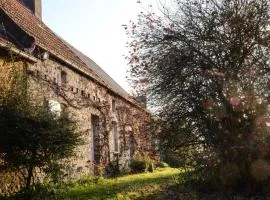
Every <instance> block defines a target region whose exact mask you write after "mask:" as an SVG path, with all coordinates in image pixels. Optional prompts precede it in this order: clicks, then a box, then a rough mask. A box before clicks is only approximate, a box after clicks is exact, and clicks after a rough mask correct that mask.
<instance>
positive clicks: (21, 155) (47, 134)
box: [0, 66, 81, 189]
mask: <svg viewBox="0 0 270 200" xmlns="http://www.w3.org/2000/svg"><path fill="white" fill-rule="evenodd" d="M1 67H4V66H1ZM13 67H14V68H15V66H13ZM9 76H10V87H9V89H8V90H6V91H4V92H3V93H1V96H0V130H1V133H0V160H2V161H3V163H2V165H3V167H5V168H9V169H14V170H16V169H23V170H25V171H26V172H27V173H26V176H25V187H26V188H27V189H29V188H30V187H31V185H32V184H33V182H34V176H35V171H36V170H37V169H39V170H41V172H43V173H50V171H49V170H46V169H47V168H48V167H49V166H51V164H52V163H56V162H60V161H61V160H62V159H66V158H69V157H71V156H73V155H74V151H75V148H76V147H77V146H78V145H79V144H81V139H80V134H79V133H77V132H76V131H75V130H76V123H75V122H74V121H73V120H72V119H71V118H70V117H69V115H68V113H63V114H61V116H58V115H56V114H55V113H52V112H51V111H50V109H49V107H48V105H47V103H46V101H45V102H43V103H42V102H38V103H37V102H35V99H32V98H33V97H30V96H31V91H28V89H27V78H26V76H25V70H24V69H22V70H17V71H15V70H13V71H11V73H10V74H9Z"/></svg>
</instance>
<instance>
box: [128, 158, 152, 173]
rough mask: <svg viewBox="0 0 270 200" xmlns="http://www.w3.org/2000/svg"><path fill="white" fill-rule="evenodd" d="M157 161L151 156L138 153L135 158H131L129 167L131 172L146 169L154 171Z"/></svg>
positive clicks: (144, 170) (139, 171)
mask: <svg viewBox="0 0 270 200" xmlns="http://www.w3.org/2000/svg"><path fill="white" fill-rule="evenodd" d="M155 163H156V161H155V160H153V159H151V158H150V157H149V156H145V155H144V156H142V155H137V156H136V157H135V158H134V159H133V160H131V162H130V165H129V167H130V170H131V173H141V172H146V171H149V172H153V171H154V164H155Z"/></svg>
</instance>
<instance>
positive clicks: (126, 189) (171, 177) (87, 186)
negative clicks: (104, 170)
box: [5, 168, 180, 200]
mask: <svg viewBox="0 0 270 200" xmlns="http://www.w3.org/2000/svg"><path fill="white" fill-rule="evenodd" d="M179 173H180V171H179V170H178V169H172V168H163V169H157V170H156V171H155V172H154V173H143V174H136V175H127V176H123V177H119V178H115V179H103V178H99V179H95V178H91V177H89V178H84V179H81V180H79V181H77V182H74V183H69V184H65V185H63V184H62V185H58V186H57V185H47V186H46V185H44V186H39V187H36V189H35V191H34V192H32V193H31V194H34V196H32V198H33V199H38V200H45V199H46V200H47V199H50V200H56V199H63V200H65V199H72V200H73V199H74V200H75V199H81V200H83V199H85V200H86V199H92V200H95V199H96V200H99V199H119V200H121V199H123V200H128V199H163V197H164V196H163V195H164V193H165V191H166V188H167V187H168V186H173V185H175V184H176V181H175V177H176V176H177V175H178V174H179ZM23 195H24V196H22V195H20V194H18V195H16V196H13V197H10V198H6V199H5V200H8V199H16V198H18V199H20V198H21V197H25V194H23Z"/></svg>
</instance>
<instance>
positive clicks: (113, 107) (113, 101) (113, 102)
mask: <svg viewBox="0 0 270 200" xmlns="http://www.w3.org/2000/svg"><path fill="white" fill-rule="evenodd" d="M112 111H113V112H115V100H112Z"/></svg>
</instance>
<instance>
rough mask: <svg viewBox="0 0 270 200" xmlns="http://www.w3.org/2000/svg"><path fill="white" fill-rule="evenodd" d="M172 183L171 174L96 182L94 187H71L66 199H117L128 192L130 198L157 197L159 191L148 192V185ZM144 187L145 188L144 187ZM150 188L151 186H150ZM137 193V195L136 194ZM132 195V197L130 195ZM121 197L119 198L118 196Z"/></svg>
mask: <svg viewBox="0 0 270 200" xmlns="http://www.w3.org/2000/svg"><path fill="white" fill-rule="evenodd" d="M169 183H171V184H172V175H163V176H161V177H145V178H141V179H137V180H127V181H121V182H118V181H117V179H116V180H115V181H114V182H110V183H107V184H97V185H96V186H95V187H92V188H87V187H81V188H76V189H72V190H71V191H69V192H68V193H67V196H66V198H67V199H82V200H83V199H115V198H116V199H117V196H118V195H119V194H120V196H122V197H125V194H127V193H130V192H131V193H132V191H133V193H134V194H133V195H132V194H129V196H130V198H131V199H141V200H144V199H145V200H146V199H159V198H158V197H159V196H161V193H162V192H161V191H160V192H158V191H155V190H154V191H153V192H152V193H150V194H149V190H148V189H149V187H152V188H153V187H154V186H166V185H167V184H169ZM144 187H146V188H144ZM150 189H151V188H150ZM137 195H138V196H137ZM132 196H133V197H132ZM119 199H121V198H119Z"/></svg>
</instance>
